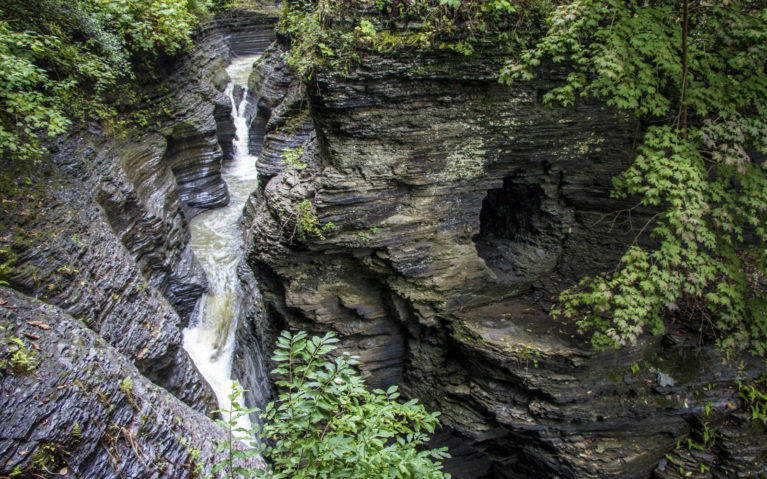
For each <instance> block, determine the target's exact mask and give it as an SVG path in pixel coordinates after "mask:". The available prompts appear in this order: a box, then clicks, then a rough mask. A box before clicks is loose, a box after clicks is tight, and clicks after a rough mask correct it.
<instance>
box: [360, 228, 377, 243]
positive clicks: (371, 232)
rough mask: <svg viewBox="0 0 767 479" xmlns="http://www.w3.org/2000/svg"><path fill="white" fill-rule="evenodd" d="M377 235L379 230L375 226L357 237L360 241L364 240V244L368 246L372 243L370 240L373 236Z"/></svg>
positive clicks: (361, 232)
mask: <svg viewBox="0 0 767 479" xmlns="http://www.w3.org/2000/svg"><path fill="white" fill-rule="evenodd" d="M376 233H378V228H377V227H375V226H374V227H372V228H370V229H369V230H368V231H359V232H357V236H359V237H360V239H361V240H362V242H363V243H364V244H368V243H370V239H371V238H372V236H373V235H374V234H376Z"/></svg>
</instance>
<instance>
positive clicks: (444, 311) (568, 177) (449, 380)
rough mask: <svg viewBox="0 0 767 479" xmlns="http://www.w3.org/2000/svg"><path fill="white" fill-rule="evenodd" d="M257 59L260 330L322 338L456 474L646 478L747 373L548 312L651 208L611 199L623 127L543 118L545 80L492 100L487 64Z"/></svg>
mask: <svg viewBox="0 0 767 479" xmlns="http://www.w3.org/2000/svg"><path fill="white" fill-rule="evenodd" d="M268 53H269V54H268V55H265V57H263V58H262V60H261V62H260V63H259V65H257V66H256V71H255V73H254V78H264V79H265V80H264V87H263V88H262V96H263V98H262V99H261V100H260V101H259V107H261V108H263V109H265V110H268V111H269V113H270V117H269V121H268V124H267V126H266V128H265V136H264V145H263V151H262V153H261V156H260V158H259V163H258V169H259V173H260V174H261V175H262V178H261V188H260V189H259V191H258V192H256V193H255V194H254V195H253V196H252V198H251V201H250V202H249V204H248V205H247V207H246V213H245V216H246V222H247V225H248V228H249V232H248V238H249V241H250V247H249V251H248V257H247V258H248V262H249V264H250V266H251V267H252V269H253V271H254V273H255V275H256V277H257V279H258V281H259V285H260V287H261V289H262V294H263V298H264V302H265V305H264V309H265V313H266V314H267V316H268V322H267V324H266V325H264V326H261V327H260V331H259V334H261V335H262V337H264V338H266V341H265V342H266V343H267V344H268V343H270V338H272V337H273V335H274V334H275V332H276V331H277V330H279V329H280V328H282V327H289V328H292V329H308V330H311V331H318V332H319V331H325V330H334V331H336V332H338V333H339V336H340V337H341V338H342V347H343V348H344V349H346V350H349V351H351V352H352V353H353V354H358V355H359V356H360V357H361V360H362V362H363V363H364V365H365V366H364V371H363V373H364V376H365V377H366V378H367V379H368V381H369V383H371V384H372V385H373V386H386V385H388V384H392V383H399V384H402V385H403V386H404V390H405V391H406V392H407V393H408V394H410V395H412V396H417V397H419V398H421V399H422V400H424V401H425V402H427V403H428V404H429V405H430V406H431V407H434V408H436V409H439V410H441V411H443V423H444V424H445V425H446V426H448V430H447V431H446V432H445V433H444V434H443V435H442V436H441V437H440V438H439V441H441V442H442V443H445V444H449V445H450V446H451V448H452V450H453V455H454V457H455V459H453V460H452V461H451V462H450V463H449V465H448V469H449V470H451V471H452V472H454V473H455V475H456V477H467V478H468V477H471V478H475V477H531V476H535V477H607V476H614V477H637V478H639V477H649V476H650V475H651V473H652V471H653V470H654V469H655V468H656V466H658V465H659V462H660V461H661V459H662V458H663V457H664V454H666V453H667V452H669V451H672V450H674V449H675V445H676V441H677V440H678V439H679V440H682V441H683V440H684V438H686V437H689V435H690V434H691V431H693V429H694V428H693V426H692V425H691V422H692V419H691V418H693V417H698V416H700V414H701V411H702V410H703V409H702V408H703V404H704V403H706V402H711V403H712V404H714V408H715V409H716V410H717V411H720V412H722V414H724V415H727V414H729V412H730V409H731V408H733V407H734V405H736V404H737V403H738V401H737V399H736V396H737V395H736V391H735V389H734V385H733V380H735V379H736V378H747V377H755V376H756V375H758V374H759V372H760V366H759V364H758V363H750V362H748V361H745V362H744V363H742V368H741V369H737V368H735V367H734V366H732V365H729V364H727V363H723V362H722V358H721V357H719V356H718V355H717V353H716V352H715V351H714V350H713V349H711V348H708V347H706V348H703V349H699V348H698V347H697V346H698V344H697V338H695V339H690V340H687V339H686V337H685V336H684V334H685V333H684V331H679V333H678V334H676V333H672V334H671V335H669V336H668V337H667V338H663V339H661V338H645V339H643V341H641V342H640V344H638V345H636V346H635V347H632V348H628V349H625V350H621V351H618V352H596V351H594V350H593V349H592V348H591V347H590V345H589V344H588V343H587V342H585V341H584V340H583V338H582V336H581V335H580V334H579V332H578V331H577V330H576V329H575V328H574V327H573V325H571V324H569V323H561V322H556V321H553V320H552V319H551V318H550V317H549V316H548V314H547V312H548V310H549V308H550V306H551V302H552V300H553V299H554V298H555V297H556V295H557V293H558V292H559V291H561V290H562V289H563V288H564V287H566V286H568V285H570V284H572V283H573V281H575V280H577V279H579V278H580V277H582V276H583V275H585V274H589V273H594V272H598V271H603V270H607V269H612V268H613V267H615V265H616V264H617V261H618V258H619V257H620V254H621V253H622V251H623V250H624V249H625V247H626V245H627V244H630V242H631V241H632V240H634V238H635V237H636V236H637V234H638V233H639V230H640V229H641V227H642V226H643V225H644V224H645V223H646V221H648V219H649V218H650V217H651V216H652V214H653V212H651V211H646V210H641V209H639V208H633V209H631V213H630V214H629V213H627V211H628V209H629V208H631V207H633V206H634V204H633V203H631V202H630V200H625V201H619V200H615V199H611V198H610V197H609V192H610V190H611V188H612V186H611V178H612V177H613V176H615V175H616V174H617V173H619V172H620V171H622V169H624V168H625V167H626V165H627V164H628V163H629V162H630V161H631V160H632V158H633V145H634V141H635V138H636V135H637V131H641V130H640V128H641V125H638V124H635V123H634V122H633V121H632V120H631V119H629V118H628V117H626V116H624V115H622V114H620V113H619V112H617V111H615V110H611V109H609V108H606V107H605V106H603V105H601V104H589V103H581V104H579V105H577V106H575V107H572V108H569V109H562V110H557V109H545V108H543V107H542V105H541V101H540V95H541V92H543V91H547V90H548V89H550V88H551V87H552V86H553V85H556V84H558V82H560V81H561V80H562V73H561V72H559V71H558V70H557V69H555V68H553V67H550V68H549V69H548V70H547V72H546V73H543V74H541V75H539V79H537V80H535V81H534V82H531V83H525V84H518V85H515V86H514V87H512V88H509V87H504V86H500V85H498V83H497V73H498V61H499V60H500V56H496V55H495V54H494V53H493V52H492V51H484V52H478V53H476V54H475V55H474V56H472V57H471V58H469V59H467V58H466V57H462V56H460V55H455V54H452V53H449V52H444V51H443V52H439V51H421V52H412V51H411V52H399V53H396V52H395V53H388V54H382V53H376V52H372V51H360V52H358V53H359V54H360V56H361V58H362V59H361V61H360V62H359V63H354V62H350V63H349V64H346V69H345V71H343V72H339V71H335V70H334V69H333V68H329V67H325V68H320V69H318V70H317V71H315V72H314V75H313V79H312V81H311V82H310V83H309V84H308V85H306V86H302V85H301V84H299V83H297V82H296V80H295V79H291V78H290V76H289V75H288V68H287V67H286V65H285V64H284V61H283V57H284V53H283V52H282V50H281V49H279V48H274V49H271V50H270V51H269V52H268ZM259 83H260V81H259ZM304 88H306V90H305V92H304ZM306 105H308V106H309V114H308V115H307V114H306V113H304V112H305V106H306ZM284 125H288V126H289V128H285V127H284ZM288 147H291V148H296V147H302V149H301V150H299V151H300V152H301V154H302V156H301V158H300V162H293V163H292V164H289V163H286V162H285V161H284V159H285V158H286V155H285V152H286V149H287V148H288ZM294 152H295V150H294ZM304 164H305V166H303V165H304ZM621 212H623V213H621ZM327 223H332V224H333V225H334V227H333V228H332V229H331V228H329V227H325V228H323V225H325V224H327ZM322 237H325V239H322ZM257 329H258V328H257ZM671 329H672V330H674V331H675V330H676V328H671ZM664 378H674V379H675V380H676V382H675V384H674V385H673V386H669V385H668V382H667V381H666V380H665V379H664ZM702 386H708V389H706V392H705V393H702V395H701V393H700V391H701V388H702ZM723 454H724V453H723ZM762 464H764V461H762ZM759 467H761V468H762V470H764V466H763V465H762V466H759Z"/></svg>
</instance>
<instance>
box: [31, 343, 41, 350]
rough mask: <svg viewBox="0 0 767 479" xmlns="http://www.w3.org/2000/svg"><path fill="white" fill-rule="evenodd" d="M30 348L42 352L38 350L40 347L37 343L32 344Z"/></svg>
mask: <svg viewBox="0 0 767 479" xmlns="http://www.w3.org/2000/svg"><path fill="white" fill-rule="evenodd" d="M32 347H33V348H35V349H37V350H38V351H42V349H40V345H38V344H37V343H32Z"/></svg>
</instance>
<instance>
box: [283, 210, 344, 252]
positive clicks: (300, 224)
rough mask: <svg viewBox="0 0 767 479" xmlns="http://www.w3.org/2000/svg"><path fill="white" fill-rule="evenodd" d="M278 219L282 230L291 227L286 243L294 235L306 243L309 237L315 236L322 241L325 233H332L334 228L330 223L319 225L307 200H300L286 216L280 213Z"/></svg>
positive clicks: (291, 239)
mask: <svg viewBox="0 0 767 479" xmlns="http://www.w3.org/2000/svg"><path fill="white" fill-rule="evenodd" d="M279 218H280V221H281V222H282V226H283V228H284V227H286V226H288V227H290V225H292V232H291V234H290V237H289V238H288V241H291V242H292V241H293V238H295V237H296V235H298V237H299V238H300V239H301V240H303V241H306V240H307V239H308V238H309V237H310V236H316V237H317V238H319V239H320V240H322V241H324V240H325V233H327V232H329V231H333V230H334V229H335V227H336V225H335V224H333V222H331V221H328V222H327V223H325V224H320V220H319V218H317V214H316V213H315V212H314V205H313V204H312V202H311V201H309V200H308V199H304V200H301V202H299V203H298V205H296V206H295V207H294V208H293V209H292V211H290V212H288V213H287V214H286V213H285V212H284V211H280V213H279Z"/></svg>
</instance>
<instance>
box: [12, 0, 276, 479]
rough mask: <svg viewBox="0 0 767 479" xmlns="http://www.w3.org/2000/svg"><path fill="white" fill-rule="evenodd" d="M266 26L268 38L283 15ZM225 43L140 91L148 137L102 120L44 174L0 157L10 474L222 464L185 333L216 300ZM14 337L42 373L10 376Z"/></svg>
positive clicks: (220, 28) (134, 472) (72, 138)
mask: <svg viewBox="0 0 767 479" xmlns="http://www.w3.org/2000/svg"><path fill="white" fill-rule="evenodd" d="M258 18H262V19H265V20H263V21H262V22H256V24H254V25H253V28H254V29H255V30H256V31H261V30H259V28H261V25H267V31H270V30H271V28H270V27H269V25H271V24H273V23H274V20H275V18H276V12H275V11H274V10H272V11H271V12H270V13H264V14H263V15H262V16H260V17H258ZM229 21H231V19H229ZM240 23H241V24H244V23H242V22H240ZM226 39H227V22H226V21H217V20H214V21H212V22H210V23H209V24H206V25H203V26H202V27H200V28H199V30H198V33H197V37H196V38H195V41H196V44H197V47H196V49H194V50H193V51H192V52H190V53H189V54H186V55H184V56H182V57H180V58H174V59H166V61H165V62H164V63H163V64H162V65H158V68H160V69H161V70H162V71H158V72H157V74H158V76H162V75H163V74H166V75H167V76H166V78H165V80H164V81H163V82H162V83H161V84H157V85H151V86H147V88H146V90H147V91H146V92H144V93H143V94H140V97H141V98H143V100H142V101H143V103H142V105H141V108H142V109H143V110H142V113H141V115H137V116H136V118H139V119H140V121H144V123H145V125H144V126H143V127H142V129H141V131H137V130H132V131H125V132H117V133H118V134H114V133H115V132H114V131H111V130H108V131H104V130H102V129H101V128H100V127H99V126H97V125H92V124H91V125H86V126H83V127H82V128H81V129H80V130H79V131H72V132H71V133H70V134H69V135H68V136H66V137H63V138H57V139H56V140H55V141H54V142H52V144H51V145H50V149H51V157H50V158H48V159H46V160H45V161H43V162H42V163H41V164H39V165H31V164H21V163H14V162H11V161H10V160H8V159H0V181H2V184H3V187H2V193H1V194H0V200H2V209H3V217H2V221H1V222H0V285H3V284H6V285H7V286H9V287H10V288H11V289H12V290H11V289H2V291H0V307H2V306H6V305H7V307H5V308H1V309H2V311H0V315H2V318H4V319H3V321H4V323H3V325H2V326H3V328H2V331H3V334H2V341H0V343H2V348H1V349H0V354H1V356H2V357H1V358H0V360H2V366H1V367H0V369H1V371H0V373H1V376H0V378H1V380H2V383H3V384H2V385H3V389H2V391H3V392H2V393H0V402H2V411H3V414H4V415H5V420H4V421H3V423H2V425H0V455H2V456H3V465H2V466H0V476H6V475H8V474H10V473H11V472H12V471H13V470H14V469H15V468H17V467H18V470H20V471H22V472H23V473H25V474H28V475H29V474H35V473H39V467H38V466H39V465H40V464H45V463H44V462H39V461H38V464H35V459H39V458H42V457H43V456H42V454H43V453H46V451H47V452H49V453H50V456H51V461H52V462H51V464H50V466H51V467H60V468H62V469H61V471H64V472H61V475H62V476H67V475H69V476H71V477H199V476H200V475H201V474H202V475H204V474H205V473H206V472H207V471H209V469H210V464H211V462H213V461H215V460H216V458H217V456H216V455H215V454H214V453H213V445H212V444H211V443H210V442H209V441H210V439H214V440H215V439H217V438H219V439H222V438H223V434H222V433H221V432H220V430H219V429H218V428H216V427H215V426H214V425H213V424H212V423H211V421H210V420H208V419H207V418H205V417H204V416H203V415H201V414H197V413H195V412H194V411H193V410H192V409H190V407H191V408H193V409H194V410H197V411H200V412H204V413H210V411H212V410H213V409H215V408H216V407H217V404H216V401H215V398H214V395H213V393H212V391H211V390H210V388H209V386H208V385H207V384H206V383H205V381H204V380H203V379H202V378H201V377H200V375H199V373H198V372H197V370H196V368H195V367H194V365H193V364H192V362H191V361H190V359H189V357H188V355H187V354H186V352H185V351H184V350H183V349H182V347H181V343H182V334H181V331H182V329H183V328H184V327H186V326H187V324H188V322H189V321H190V320H191V319H192V317H193V314H194V309H195V305H196V303H197V301H198V299H199V297H200V296H201V295H202V293H203V292H204V291H205V289H206V288H207V281H206V279H205V274H204V272H203V270H202V268H201V266H200V264H199V262H198V260H197V259H196V257H195V256H194V254H193V252H192V251H191V249H190V247H189V240H190V233H189V228H188V220H189V218H190V216H191V215H193V214H194V213H195V212H196V211H198V210H199V209H200V208H210V207H215V206H218V205H222V204H225V203H226V202H227V201H228V194H227V190H226V185H225V184H224V183H223V181H222V179H221V176H220V174H219V171H220V168H221V161H222V155H223V154H222V150H221V148H220V147H219V145H218V141H217V138H218V137H219V133H220V131H219V130H220V127H219V124H217V122H216V115H215V112H216V111H217V110H220V109H221V107H222V106H226V108H230V105H229V99H228V98H226V97H225V95H224V94H223V89H224V86H225V85H226V83H227V82H228V77H227V75H226V72H225V70H224V67H225V66H226V64H227V63H228V61H229V58H230V55H231V54H230V51H229V46H228V44H227V41H226ZM228 111H229V110H227V112H228ZM147 112H148V115H147ZM142 115H143V116H142ZM142 118H143V120H141V119H142ZM227 121H228V122H229V123H231V119H229V118H228V117H227ZM224 123H225V122H224ZM222 125H223V123H222ZM224 129H225V128H224ZM119 133H122V134H119ZM126 138H127V139H126ZM22 294H23V295H26V297H23V296H22ZM32 299H34V300H35V301H38V302H40V303H42V304H38V303H34V302H32ZM46 304H47V305H46ZM56 308H60V310H58V309H56ZM72 318H75V319H72ZM37 322H42V323H43V324H45V325H46V326H50V327H51V329H47V327H46V328H42V327H39V326H35V325H34V323H37ZM30 324H31V325H30ZM85 328H87V330H86V329H85ZM38 330H39V331H38ZM88 330H90V331H88ZM13 338H16V339H22V340H23V341H25V343H24V344H25V348H26V349H27V350H28V351H32V352H33V353H36V354H37V357H38V360H37V362H36V367H35V369H34V370H33V371H23V372H24V374H21V372H22V371H16V370H15V367H14V366H13V362H14V361H15V359H14V354H15V352H17V351H18V350H17V349H14V348H16V346H14V345H15V344H16V343H15V342H14V340H13ZM134 367H135V369H134ZM102 373H103V374H102ZM67 377H69V378H70V380H69V381H68V380H67ZM125 378H129V379H131V381H132V384H133V387H134V388H135V395H134V396H133V397H132V396H131V395H130V394H126V393H125V392H124V391H122V390H121V389H120V385H121V384H122V380H123V379H125ZM150 381H151V382H150ZM73 384H74V386H73ZM161 388H165V390H167V391H168V392H169V393H170V394H172V395H173V396H175V398H174V397H171V396H170V395H169V394H168V393H165V392H163V390H162V389H161ZM179 401H183V402H184V403H186V404H187V405H188V406H189V407H187V406H184V405H183V404H181V402H179ZM196 450H197V451H200V452H199V453H198V452H195V451H196ZM33 456H34V457H33ZM40 460H42V459H40ZM197 466H199V470H197ZM29 477H32V476H29Z"/></svg>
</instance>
